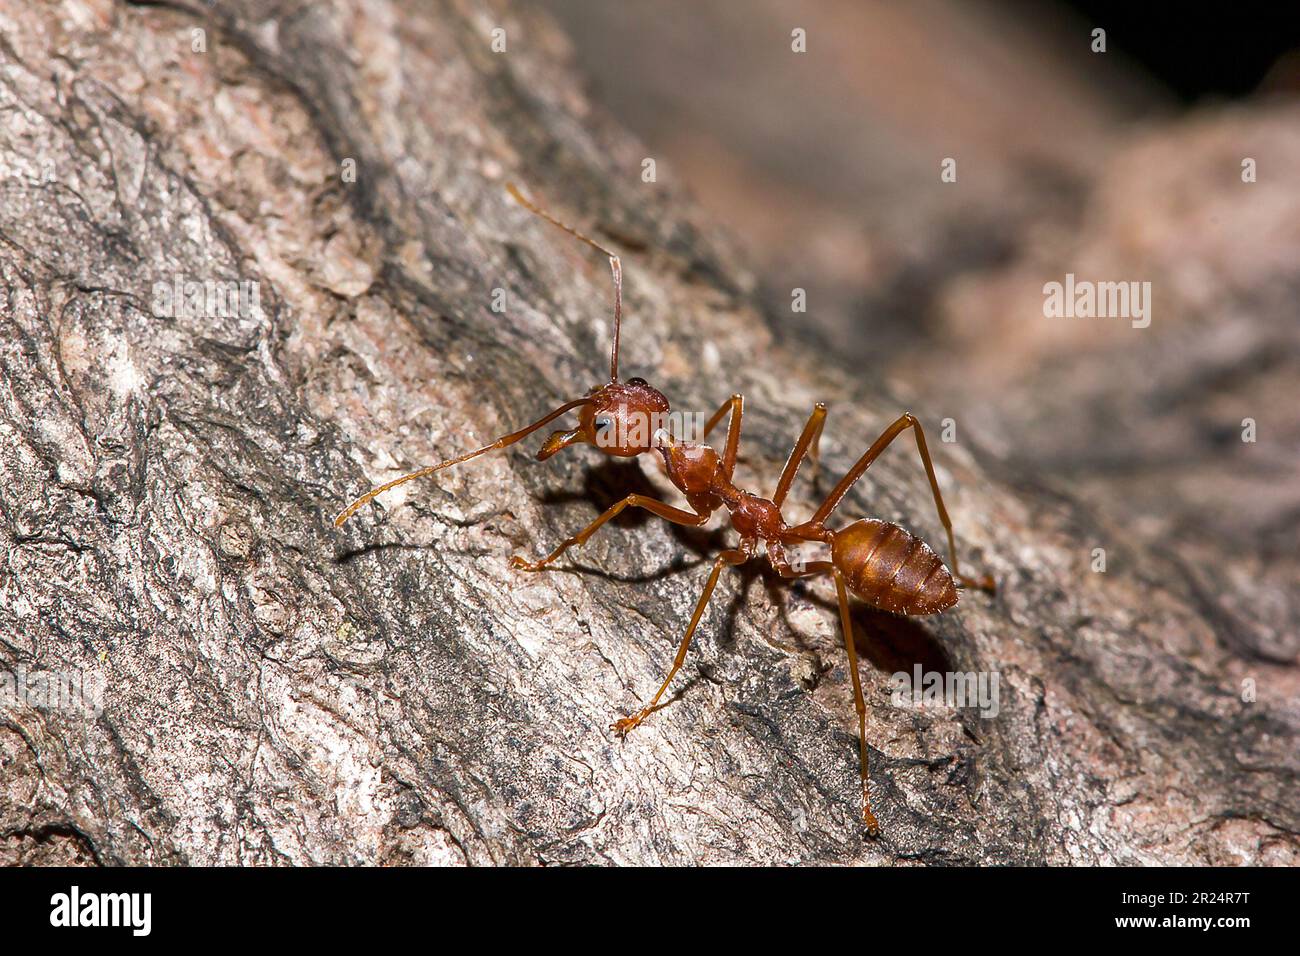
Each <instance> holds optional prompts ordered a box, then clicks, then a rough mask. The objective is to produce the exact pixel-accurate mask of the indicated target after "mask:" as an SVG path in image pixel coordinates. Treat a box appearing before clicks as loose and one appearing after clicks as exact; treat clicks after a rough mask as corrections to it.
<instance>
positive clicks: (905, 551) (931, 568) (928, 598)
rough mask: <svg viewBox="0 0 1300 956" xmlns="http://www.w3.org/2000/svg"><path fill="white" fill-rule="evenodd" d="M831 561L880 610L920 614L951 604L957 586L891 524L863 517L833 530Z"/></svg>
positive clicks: (933, 557) (923, 548)
mask: <svg viewBox="0 0 1300 956" xmlns="http://www.w3.org/2000/svg"><path fill="white" fill-rule="evenodd" d="M831 560H832V561H833V562H834V564H835V566H836V567H837V568H839V569H840V571H841V572H842V573H843V574H844V583H845V584H846V585H848V588H849V590H850V591H852V592H853V593H854V594H855V595H857V597H858V598H860V599H861V600H862V601H864V602H865V603H867V604H870V605H871V606H872V607H878V608H880V609H881V610H883V611H892V612H893V613H895V614H907V615H911V616H921V615H925V614H937V613H938V612H939V611H944V610H947V609H948V608H950V607H952V606H953V605H954V604H956V603H957V586H956V584H955V583H954V582H953V579H952V574H951V573H950V572H949V571H948V569H947V568H946V567H945V566H944V563H943V561H942V560H940V558H939V556H938V555H937V554H935V553H934V552H933V551H932V550H930V546H929V545H927V544H926V543H925V542H924V541H922V540H921V539H920V538H918V537H916V535H913V534H909V533H908V532H906V531H904V530H903V529H902V528H900V527H899V526H898V525H896V524H892V523H891V522H888V521H880V520H878V519H876V518H864V519H862V520H861V521H855V522H854V523H853V524H851V525H849V526H848V527H847V528H842V529H840V530H839V531H836V532H835V534H834V536H833V537H832V539H831Z"/></svg>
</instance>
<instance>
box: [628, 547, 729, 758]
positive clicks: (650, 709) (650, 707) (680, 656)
mask: <svg viewBox="0 0 1300 956" xmlns="http://www.w3.org/2000/svg"><path fill="white" fill-rule="evenodd" d="M747 560H749V555H748V554H746V553H745V552H744V551H742V550H740V549H738V548H733V549H731V550H728V551H723V552H722V553H721V554H720V555H718V559H717V560H716V561H714V562H713V570H712V571H710V572H709V580H708V582H707V583H706V584H705V585H704V593H703V594H701V595H700V600H699V601H698V602H697V603H696V605H695V613H694V614H692V615H691V624H690V627H688V628H686V636H685V637H684V638H682V643H681V646H680V647H678V648H677V657H676V658H674V659H673V666H672V669H671V670H669V671H668V676H667V677H665V678H664V682H663V683H662V684H661V685H660V686H659V690H658V691H656V692H655V695H654V697H652V698H651V700H650V703H648V704H646V705H645V706H644V707H642V708H641V709H640V710H638V711H637V712H636V713H635V714H633V715H632V716H631V717H624V718H622V719H621V720H617V721H615V722H614V723H612V724H610V725H609V729H610V730H612V731H614V733H616V734H618V735H619V736H620V737H623V736H625V735H626V734H627V733H628V732H629V731H630V730H632V729H633V728H635V727H636V726H637V725H638V724H640V723H641V721H643V720H645V719H646V717H648V716H649V715H650V714H652V713H654V711H655V709H656V708H657V707H658V706H659V698H661V697H663V695H664V691H666V690H668V685H669V684H671V683H672V682H673V678H674V677H676V676H677V672H678V671H679V670H681V667H682V662H683V661H685V660H686V651H687V650H688V649H689V648H690V646H691V638H692V637H694V636H695V629H696V628H697V627H699V624H700V618H702V617H703V616H704V609H705V608H706V607H708V606H709V598H711V597H712V596H713V589H714V588H715V587H717V584H718V575H720V574H721V573H722V569H723V568H724V567H726V566H727V565H729V564H732V565H734V564H743V563H744V562H745V561H747Z"/></svg>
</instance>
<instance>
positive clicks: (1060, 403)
mask: <svg viewBox="0 0 1300 956" xmlns="http://www.w3.org/2000/svg"><path fill="white" fill-rule="evenodd" d="M545 5H546V6H547V7H548V8H549V9H550V11H551V12H552V13H553V15H554V16H555V17H556V18H557V19H558V20H559V21H560V22H561V24H562V25H563V26H564V27H565V29H566V30H567V32H568V33H569V35H570V37H571V38H572V42H573V51H572V55H573V57H574V59H575V60H576V61H577V62H578V65H579V66H580V67H581V68H582V69H583V70H584V71H585V72H586V74H587V75H588V76H590V77H591V78H592V89H591V94H592V96H593V98H594V99H595V100H596V101H597V102H598V103H600V104H601V105H602V106H603V107H604V108H605V109H607V110H609V111H610V112H612V113H615V114H617V116H618V117H619V119H620V120H621V121H622V122H624V123H625V124H627V125H628V126H630V127H631V128H632V129H633V130H634V131H635V132H637V133H638V134H639V135H640V137H641V138H642V139H643V140H644V142H645V143H646V147H647V150H648V153H649V155H651V156H652V157H654V158H655V160H656V162H657V164H658V177H659V181H660V182H664V181H669V182H671V183H672V184H673V185H674V186H680V187H684V188H686V189H687V190H688V191H690V192H691V193H692V194H693V195H694V196H695V198H696V199H697V200H698V201H699V202H700V203H701V205H703V206H704V207H706V208H707V209H708V210H709V211H710V213H712V214H713V216H714V217H715V218H717V219H718V220H719V221H721V222H723V223H724V224H726V225H727V226H728V227H729V228H730V230H731V232H732V233H733V235H734V236H735V237H736V241H737V242H738V243H740V244H741V246H742V247H743V248H744V250H745V251H746V252H747V254H748V260H749V262H750V263H751V264H752V265H753V266H754V269H755V273H756V279H757V280H758V282H759V283H760V287H761V288H762V290H763V292H762V294H763V298H764V303H765V308H766V310H767V312H768V313H769V315H770V316H771V318H772V321H773V324H774V325H775V326H776V327H777V328H778V329H779V330H787V334H789V335H791V336H797V337H800V338H808V337H813V338H814V339H815V340H816V341H819V342H821V343H823V344H824V345H825V347H826V351H827V356H828V361H832V362H838V363H841V364H847V365H848V366H849V367H850V368H851V369H852V370H853V371H854V372H855V373H856V374H860V375H863V376H869V377H872V378H874V379H879V380H884V381H887V382H888V383H889V384H890V386H891V387H892V388H893V389H894V391H895V392H896V393H897V394H898V396H899V398H900V401H904V402H909V403H911V402H915V404H916V405H917V410H918V411H920V410H922V409H923V410H924V411H925V412H927V413H928V414H929V416H930V417H931V418H938V417H945V416H951V417H953V418H955V419H957V420H958V421H959V423H960V427H961V428H962V429H964V430H965V431H964V433H963V435H962V436H961V440H962V441H964V442H965V441H972V442H973V443H974V444H975V445H976V447H978V448H979V449H980V450H981V451H983V452H985V453H986V454H985V455H984V457H985V459H986V464H988V465H989V466H990V467H993V468H995V469H996V468H999V467H1001V468H1002V469H1003V477H1004V478H1006V479H1008V480H1011V481H1016V482H1027V483H1035V484H1038V483H1042V484H1052V483H1058V482H1059V483H1066V484H1068V487H1069V489H1070V492H1071V494H1072V495H1076V496H1081V497H1083V498H1084V500H1085V501H1088V502H1089V503H1090V504H1092V505H1094V506H1095V507H1096V509H1097V512H1098V514H1099V520H1101V521H1103V522H1104V521H1107V520H1109V521H1110V522H1111V523H1112V524H1113V526H1114V527H1115V529H1116V530H1117V531H1118V532H1119V533H1120V535H1121V540H1122V534H1127V533H1133V534H1140V535H1142V536H1143V537H1145V538H1149V539H1151V540H1152V541H1154V542H1163V543H1167V544H1168V545H1169V546H1170V547H1171V553H1176V554H1177V555H1178V556H1179V562H1178V563H1179V567H1180V568H1183V570H1181V571H1179V573H1185V574H1187V575H1188V576H1189V578H1191V579H1192V581H1191V583H1192V585H1193V586H1195V585H1196V584H1197V583H1198V582H1197V580H1196V579H1197V578H1199V577H1201V576H1204V575H1215V574H1219V573H1231V574H1243V575H1246V574H1249V575H1263V576H1269V577H1272V578H1275V579H1279V580H1276V581H1275V582H1274V583H1277V584H1280V585H1282V586H1283V590H1286V589H1291V590H1295V587H1294V586H1295V585H1296V584H1298V583H1300V577H1298V574H1300V571H1298V566H1297V562H1296V559H1295V552H1296V550H1297V549H1296V547H1295V542H1296V537H1297V530H1298V528H1300V401H1297V399H1298V398H1300V395H1298V394H1297V387H1296V386H1297V382H1300V310H1298V309H1297V305H1296V303H1297V301H1300V299H1298V298H1297V293H1300V101H1298V99H1297V97H1298V95H1300V33H1298V32H1297V25H1296V22H1295V20H1296V19H1297V18H1296V16H1295V14H1296V12H1297V11H1296V9H1295V7H1294V4H1283V3H1255V2H1244V3H1233V4H1214V5H1208V4H1207V5H1195V4H1167V5H1166V4H1149V3H1140V4H1139V3H1114V2H1100V0H1078V2H1074V3H1065V2H1042V3H1026V2H1003V3H991V2H978V0H965V2H957V0H913V2H908V3H898V2H888V0H866V2H859V0H798V2H782V0H746V2H740V0H658V2H656V3H652V4H624V3H620V4H611V3H597V2H588V0H546V3H545ZM796 28H799V29H802V30H804V31H805V34H806V50H807V52H805V53H795V52H793V51H792V49H791V43H792V39H791V37H792V31H793V30H795V29H796ZM1097 28H1100V29H1102V30H1104V31H1105V37H1104V39H1105V51H1104V52H1094V50H1093V46H1094V44H1095V36H1094V32H1093V31H1094V30H1095V29H1097ZM945 158H953V159H955V160H956V168H957V181H956V182H953V183H945V182H941V180H940V175H939V174H940V164H941V162H942V161H943V160H944V159H945ZM1246 159H1253V160H1254V161H1255V168H1256V170H1257V179H1256V181H1255V182H1252V183H1246V182H1243V178H1242V163H1243V161H1245V160H1246ZM1066 273H1074V274H1075V275H1076V276H1077V277H1078V278H1079V279H1081V280H1082V279H1089V280H1093V281H1139V282H1141V281H1149V282H1151V283H1152V323H1151V325H1150V327H1149V328H1145V329H1136V328H1133V327H1132V326H1131V324H1130V323H1129V322H1128V321H1126V320H1124V319H1122V318H1093V319H1063V318H1047V317H1045V316H1044V314H1043V303H1044V294H1043V286H1044V284H1045V283H1047V282H1053V281H1057V282H1061V281H1064V277H1065V275H1066ZM632 281H635V278H633V280H632ZM794 288H802V289H805V290H806V291H807V304H808V308H807V313H806V314H796V313H793V312H792V310H791V290H792V289H794ZM1245 419H1252V420H1253V421H1254V422H1255V423H1256V427H1257V436H1258V440H1257V441H1255V442H1253V443H1252V442H1244V441H1243V440H1242V435H1243V427H1244V426H1243V421H1244V420H1245ZM1198 553H1199V554H1200V556H1201V557H1203V558H1204V560H1203V561H1194V560H1192V561H1190V562H1184V561H1183V559H1185V558H1195V557H1196V556H1197V555H1198ZM1274 610H1275V611H1276V613H1277V614H1279V615H1280V614H1282V611H1283V609H1282V608H1276V609H1274ZM1263 615H1264V617H1265V618H1267V617H1269V616H1270V615H1269V612H1268V611H1267V609H1265V610H1264V612H1263ZM1278 620H1279V621H1280V620H1281V618H1278ZM1243 640H1245V641H1246V642H1247V643H1249V640H1250V635H1244V636H1243Z"/></svg>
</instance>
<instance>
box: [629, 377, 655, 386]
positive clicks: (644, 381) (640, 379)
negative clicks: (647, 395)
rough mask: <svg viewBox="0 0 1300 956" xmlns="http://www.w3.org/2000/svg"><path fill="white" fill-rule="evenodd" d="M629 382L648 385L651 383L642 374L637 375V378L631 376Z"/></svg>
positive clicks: (630, 383)
mask: <svg viewBox="0 0 1300 956" xmlns="http://www.w3.org/2000/svg"><path fill="white" fill-rule="evenodd" d="M627 383H628V384H629V385H648V384H650V383H649V382H647V381H646V380H645V379H643V378H641V377H640V376H637V377H636V378H629V379H628V380H627Z"/></svg>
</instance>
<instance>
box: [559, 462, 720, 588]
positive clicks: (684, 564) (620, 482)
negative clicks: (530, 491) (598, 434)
mask: <svg viewBox="0 0 1300 956" xmlns="http://www.w3.org/2000/svg"><path fill="white" fill-rule="evenodd" d="M628 495H644V496H645V497H647V498H662V497H663V491H662V490H661V489H660V488H657V487H655V485H654V484H653V483H652V482H651V481H650V479H649V478H647V477H646V475H645V473H644V472H643V471H642V470H641V468H640V467H639V466H638V465H637V464H635V462H632V461H610V460H606V461H602V462H600V463H599V464H597V465H593V466H592V467H590V468H587V469H585V470H584V477H583V483H582V487H581V488H580V489H578V490H567V491H565V490H554V491H547V492H544V493H543V494H541V495H540V496H539V500H540V501H541V502H542V503H543V504H552V505H553V504H571V503H573V502H579V501H581V502H586V503H587V504H589V505H591V506H592V507H594V508H595V509H596V513H597V514H603V513H604V512H605V511H607V510H608V509H609V508H611V507H613V506H614V505H616V504H618V502H620V501H622V500H623V499H624V498H626V497H627V496H628ZM592 520H595V519H594V517H592V518H588V519H586V520H585V521H584V523H583V525H584V526H585V524H587V523H589V522H590V521H592ZM652 523H653V524H658V525H662V526H664V527H666V528H667V529H668V532H669V534H671V535H672V536H673V538H674V539H675V540H676V542H677V543H678V544H679V545H681V547H682V549H683V551H684V552H685V554H678V555H676V556H674V557H673V558H672V559H670V560H669V561H668V562H667V563H666V564H664V565H663V566H661V567H659V568H656V569H654V570H651V571H647V572H644V573H638V574H616V573H613V572H610V571H609V570H607V569H605V568H599V567H594V566H591V565H587V564H582V563H578V562H576V561H573V560H571V558H572V557H576V554H577V552H575V551H570V552H568V553H567V554H566V555H565V558H566V559H570V560H568V561H567V562H565V563H559V562H557V563H556V564H555V565H553V570H554V571H567V572H570V573H574V574H584V575H596V576H600V577H604V578H608V579H609V580H611V581H618V582H620V583H625V584H646V583H649V582H651V581H658V580H662V579H663V578H666V577H670V576H672V575H674V574H677V573H678V572H681V571H685V570H688V569H690V568H694V567H698V566H700V565H702V564H705V563H707V562H709V561H710V560H711V559H712V558H714V557H715V556H716V555H717V553H718V552H719V551H722V550H724V549H725V548H727V547H728V532H727V529H726V528H715V529H713V530H712V531H709V530H705V529H703V528H692V527H689V526H687V525H680V524H673V523H672V522H670V521H665V520H664V519H663V518H660V517H658V516H657V515H654V514H651V513H650V512H649V511H646V510H645V509H644V508H625V509H624V510H623V511H622V512H621V513H620V514H618V515H617V516H616V517H614V518H611V519H610V520H609V521H608V522H607V524H606V525H605V527H606V528H609V527H613V528H622V529H626V530H635V529H638V528H642V527H646V526H647V525H650V524H652ZM578 530H580V528H574V529H573V531H574V532H576V531H578ZM601 530H602V531H603V530H605V528H602V529H601ZM593 540H594V539H593Z"/></svg>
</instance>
